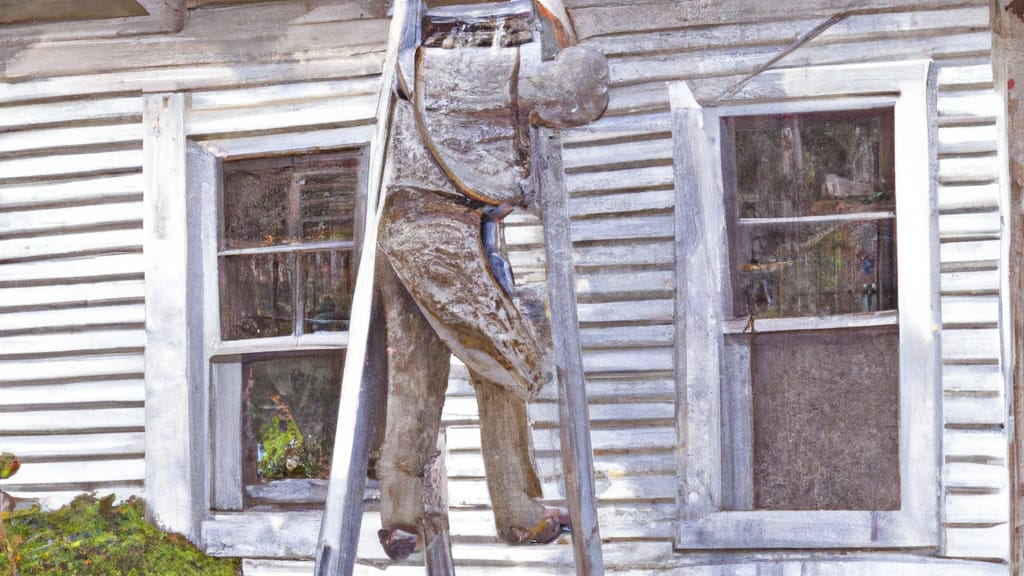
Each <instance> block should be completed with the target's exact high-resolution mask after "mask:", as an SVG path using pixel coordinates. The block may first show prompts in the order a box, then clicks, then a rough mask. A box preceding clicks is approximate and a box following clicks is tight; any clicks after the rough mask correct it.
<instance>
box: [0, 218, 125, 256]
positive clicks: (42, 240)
mask: <svg viewBox="0 0 1024 576" xmlns="http://www.w3.org/2000/svg"><path fill="white" fill-rule="evenodd" d="M139 224H141V222H139ZM141 246H142V229H141V226H140V227H138V228H135V229H129V230H103V231H100V232H72V233H67V234H59V233H58V234H54V235H52V236H29V237H26V238H13V239H10V240H0V262H11V261H25V260H43V259H49V258H57V257H62V256H75V255H79V254H89V255H92V254H104V253H105V254H110V253H118V252H134V251H138V250H139V249H140V248H141Z"/></svg>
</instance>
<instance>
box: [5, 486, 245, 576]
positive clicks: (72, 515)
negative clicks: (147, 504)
mask: <svg viewBox="0 0 1024 576" xmlns="http://www.w3.org/2000/svg"><path fill="white" fill-rule="evenodd" d="M4 526H5V528H6V531H7V539H8V541H9V543H10V548H9V550H11V551H13V558H11V557H9V556H11V554H3V555H0V575H3V576H37V575H38V576H43V575H53V574H63V575H67V576H191V575H196V576H237V575H240V574H241V573H242V569H241V563H240V561H239V560H238V559H235V558H211V557H208V556H204V555H203V553H202V552H200V551H199V550H198V549H197V548H196V547H195V546H193V545H192V544H191V543H190V542H189V541H188V540H186V539H185V538H184V537H182V536H179V535H176V534H167V533H165V532H162V531H160V530H159V529H157V528H156V527H154V526H153V525H151V524H149V523H148V522H146V520H145V518H144V517H143V503H142V501H141V500H139V499H136V498H132V499H130V500H128V501H126V502H124V503H123V504H121V505H115V504H114V496H113V495H111V496H108V497H105V498H96V497H95V496H89V495H86V496H79V497H78V498H76V499H75V500H74V501H73V502H72V503H71V504H69V505H67V506H65V507H64V508H61V509H60V510H55V511H53V512H40V511H39V510H27V511H22V512H14V513H12V514H10V516H9V517H8V518H6V519H5V521H4Z"/></svg>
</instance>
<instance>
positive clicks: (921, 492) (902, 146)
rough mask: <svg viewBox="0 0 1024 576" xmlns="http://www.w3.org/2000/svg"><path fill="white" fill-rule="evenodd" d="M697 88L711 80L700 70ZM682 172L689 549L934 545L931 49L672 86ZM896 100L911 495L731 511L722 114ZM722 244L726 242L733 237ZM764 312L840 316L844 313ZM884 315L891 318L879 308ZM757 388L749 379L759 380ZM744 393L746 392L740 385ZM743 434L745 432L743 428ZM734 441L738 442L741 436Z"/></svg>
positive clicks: (906, 472)
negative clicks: (917, 57) (712, 95)
mask: <svg viewBox="0 0 1024 576" xmlns="http://www.w3.org/2000/svg"><path fill="white" fill-rule="evenodd" d="M692 84H693V89H694V91H695V92H697V93H701V94H703V93H706V92H710V91H711V90H714V87H708V86H703V85H701V84H700V83H699V82H695V83H692ZM670 104H671V108H672V131H673V155H674V159H675V160H674V165H675V179H676V186H675V188H676V247H675V248H676V262H677V269H676V277H677V286H679V287H680V289H679V290H678V292H677V300H676V322H677V325H676V383H677V415H678V417H677V431H678V434H679V442H680V444H679V449H678V450H677V454H678V474H679V478H680V483H681V486H680V490H679V498H678V506H679V521H678V522H677V524H676V530H675V534H674V544H675V547H676V549H679V550H724V549H846V548H860V549H884V548H937V547H938V546H939V544H940V542H939V526H940V523H939V498H940V480H941V474H940V471H941V468H940V467H941V455H940V434H941V425H940V423H941V418H940V410H941V351H940V334H939V330H940V328H939V327H940V326H941V320H940V311H939V291H938V285H939V282H938V275H939V265H938V222H937V205H936V193H935V192H936V190H935V188H936V185H935V163H936V145H935V141H936V139H935V129H936V125H935V121H934V119H935V117H936V114H935V72H934V70H933V68H932V66H931V63H930V61H915V62H904V63H894V64H870V65H844V66H822V67H816V68H804V69H779V70H770V71H767V72H763V73H761V74H760V75H758V76H755V77H753V78H752V79H750V81H749V82H747V83H746V84H745V85H744V86H743V87H742V88H741V89H740V90H738V91H736V93H735V95H734V96H732V97H730V98H729V100H727V101H723V102H715V103H714V104H713V105H711V106H707V107H702V106H700V105H699V104H698V103H697V101H696V99H695V98H694V96H693V92H691V86H688V85H687V84H686V83H682V82H680V83H675V84H671V85H670ZM889 106H891V107H892V108H893V109H894V116H895V119H894V122H895V135H894V136H895V139H896V141H895V149H896V190H897V192H896V203H897V204H896V218H897V224H896V226H897V230H899V232H898V234H897V236H898V239H897V247H896V250H897V262H898V265H897V272H896V273H897V285H898V286H899V295H898V312H897V314H898V318H899V326H900V383H899V387H900V407H899V418H900V425H899V429H900V437H899V445H900V462H899V466H900V508H899V509H897V510H893V511H845V510H840V511H822V510H811V511H806V510H801V511H790V510H727V509H725V508H727V507H728V504H729V503H728V502H725V503H723V493H724V492H725V490H724V485H723V484H724V483H725V482H730V481H732V480H731V479H730V478H727V477H726V475H725V474H723V469H726V471H727V470H728V469H731V468H735V467H736V465H735V464H728V465H725V458H729V457H731V455H730V454H729V453H728V450H727V449H726V448H725V447H724V445H723V442H722V440H723V435H726V434H730V435H732V434H735V433H736V431H729V432H726V431H725V428H726V426H725V425H724V424H725V423H726V422H728V419H726V418H725V417H724V416H723V403H730V404H732V405H733V407H734V408H735V406H736V405H735V404H734V403H733V399H734V398H735V397H737V396H738V395H737V394H736V393H735V389H734V388H731V385H730V384H729V383H727V382H723V376H724V375H725V374H726V366H725V362H724V360H725V350H724V334H725V333H726V332H728V331H731V330H732V329H735V326H731V325H730V324H729V322H730V321H729V320H726V318H727V317H729V316H731V314H727V309H731V307H732V298H731V295H730V291H731V288H730V282H729V277H728V274H729V270H728V262H729V258H728V253H727V252H728V249H729V247H728V238H727V232H726V230H727V228H726V218H725V205H726V199H725V188H724V186H723V166H724V165H723V162H722V148H721V145H722V139H723V133H722V130H721V120H722V118H725V117H728V116H747V115H765V114H785V113H799V112H823V111H831V110H857V109H870V108H879V107H889ZM723 247H724V248H723ZM771 320H772V321H773V322H775V323H778V325H777V326H774V327H773V326H772V323H773V322H769V319H762V320H759V321H758V330H764V329H771V328H778V329H785V325H787V324H788V325H790V326H793V325H802V326H805V327H806V326H808V325H813V324H815V323H817V324H824V325H830V324H834V325H838V326H842V325H843V318H842V316H835V317H826V318H825V319H823V320H822V321H818V319H812V320H810V321H808V320H805V319H778V320H774V319H771ZM878 321H879V322H890V320H889V319H886V318H879V319H878ZM748 389H749V388H748ZM740 396H741V395H740ZM741 433H742V431H741ZM727 440H728V441H730V442H733V441H734V440H733V439H731V438H727Z"/></svg>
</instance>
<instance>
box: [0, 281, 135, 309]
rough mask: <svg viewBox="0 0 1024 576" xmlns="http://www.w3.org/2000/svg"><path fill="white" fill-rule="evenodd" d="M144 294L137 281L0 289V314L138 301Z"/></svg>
mask: <svg viewBox="0 0 1024 576" xmlns="http://www.w3.org/2000/svg"><path fill="white" fill-rule="evenodd" d="M144 291H145V286H144V284H143V280H142V279H141V278H140V279H138V280H115V281H111V282H83V283H77V284H76V283H68V284H58V285H55V286H29V287H24V286H19V287H13V288H0V313H2V312H16V311H22V310H24V309H25V308H33V309H40V308H45V307H53V308H57V307H61V308H72V307H88V306H98V305H110V304H116V303H129V302H132V301H134V302H142V298H143V295H144Z"/></svg>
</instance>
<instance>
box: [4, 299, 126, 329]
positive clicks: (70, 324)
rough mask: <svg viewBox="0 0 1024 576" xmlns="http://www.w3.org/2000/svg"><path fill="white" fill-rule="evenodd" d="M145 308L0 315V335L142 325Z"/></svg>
mask: <svg viewBox="0 0 1024 576" xmlns="http://www.w3.org/2000/svg"><path fill="white" fill-rule="evenodd" d="M145 321H146V311H145V307H144V306H143V305H142V303H141V302H139V303H134V304H124V305H114V306H96V307H83V308H62V309H46V310H34V311H31V312H11V313H8V314H0V334H2V333H4V332H33V331H35V332H38V331H42V330H46V331H53V330H60V329H61V328H62V327H66V328H69V329H75V330H81V329H85V328H90V327H98V326H126V325H128V326H142V324H143V323H144V322H145Z"/></svg>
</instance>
